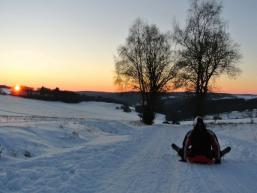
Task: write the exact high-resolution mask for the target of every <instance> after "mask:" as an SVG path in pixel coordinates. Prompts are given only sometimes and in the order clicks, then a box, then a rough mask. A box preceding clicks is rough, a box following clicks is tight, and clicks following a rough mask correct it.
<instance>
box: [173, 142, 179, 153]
mask: <svg viewBox="0 0 257 193" xmlns="http://www.w3.org/2000/svg"><path fill="white" fill-rule="evenodd" d="M171 147H172V149H174V150H175V151H176V152H179V151H180V148H179V147H178V146H177V145H176V144H174V143H172V144H171Z"/></svg>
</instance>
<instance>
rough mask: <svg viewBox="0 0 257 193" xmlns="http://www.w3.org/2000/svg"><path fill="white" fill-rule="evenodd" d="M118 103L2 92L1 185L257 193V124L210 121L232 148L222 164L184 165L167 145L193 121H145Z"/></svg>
mask: <svg viewBox="0 0 257 193" xmlns="http://www.w3.org/2000/svg"><path fill="white" fill-rule="evenodd" d="M116 106H117V105H115V104H108V103H95V102H89V103H81V104H65V103H59V102H45V101H37V100H29V99H22V98H16V97H10V96H0V144H1V145H2V153H1V158H0V166H1V167H0V192H2V193H10V192H17V193H30V192H31V193H32V192H33V193H36V192H38V193H39V192H40V193H41V192H42V193H43V192H47V193H52V192H53V193H56V192H62V193H64V192H67V193H73V192H74V193H80V192H81V193H82V192H83V193H94V192H95V193H123V192H124V193H125V192H126V193H199V192H200V193H201V192H203V193H205V192H209V193H218V192H219V193H220V192H221V193H230V192H231V193H232V192H233V193H242V192H244V193H254V192H257V185H256V178H257V172H256V171H257V145H256V144H257V124H256V123H254V124H249V123H248V122H247V120H246V119H245V120H244V121H242V122H240V120H237V122H238V123H236V122H235V121H231V120H227V121H226V120H222V122H220V123H218V124H215V123H209V124H208V128H210V129H212V130H214V131H215V132H216V133H217V136H218V138H219V140H220V143H221V147H225V146H227V145H230V146H232V152H231V153H230V154H228V155H227V156H226V157H225V159H224V160H223V163H222V164H221V165H195V164H186V163H182V162H179V161H178V157H177V155H176V154H175V153H174V152H173V151H171V149H170V144H171V143H172V142H174V143H177V144H181V142H182V140H183V137H184V135H185V133H186V132H187V131H188V130H189V129H191V128H192V123H191V122H184V123H183V124H181V125H163V124H161V119H162V117H160V118H159V121H157V123H156V124H155V125H153V126H144V125H142V124H140V123H139V121H138V117H137V114H136V113H135V112H132V113H124V112H122V111H121V110H117V109H115V107H116ZM228 122H230V123H229V124H228ZM255 122H257V120H255Z"/></svg>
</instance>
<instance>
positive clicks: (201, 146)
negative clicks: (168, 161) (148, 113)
mask: <svg viewBox="0 0 257 193" xmlns="http://www.w3.org/2000/svg"><path fill="white" fill-rule="evenodd" d="M194 122H195V123H194V128H193V129H192V130H190V131H189V132H188V133H187V134H186V136H185V138H184V141H183V147H182V148H179V147H178V146H177V145H175V144H172V145H171V146H172V148H173V149H174V150H176V151H177V152H178V155H179V156H180V157H181V161H188V162H193V163H206V164H212V163H221V157H222V156H224V154H226V153H228V152H229V151H230V150H231V148H230V147H227V148H225V149H224V150H222V151H220V145H219V142H218V138H217V136H216V135H215V133H214V132H213V131H211V130H209V129H206V126H205V124H204V122H203V119H202V118H201V117H196V119H195V121H194Z"/></svg>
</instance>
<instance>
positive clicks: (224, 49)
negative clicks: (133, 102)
mask: <svg viewBox="0 0 257 193" xmlns="http://www.w3.org/2000/svg"><path fill="white" fill-rule="evenodd" d="M221 11H222V4H221V3H219V2H217V1H216V0H201V1H200V0H192V1H191V7H190V9H189V10H188V17H187V20H186V25H185V27H184V28H181V27H179V25H178V24H176V25H174V29H173V32H172V33H162V32H160V30H159V28H158V27H157V26H156V25H149V24H147V23H146V22H143V21H142V20H140V19H137V20H136V21H135V23H134V24H133V25H132V27H131V28H130V31H129V35H128V38H127V40H126V43H125V44H124V45H122V46H121V47H119V48H118V57H117V58H116V61H115V67H116V83H117V84H120V85H125V86H127V87H129V88H132V89H135V90H138V91H140V93H141V99H142V109H143V110H142V120H143V122H144V123H146V124H152V123H153V120H154V111H155V109H154V108H155V104H156V101H157V100H158V96H159V94H160V93H161V92H164V91H167V90H170V89H172V88H178V87H182V88H185V89H187V90H190V91H193V92H194V93H195V97H196V99H197V100H196V109H197V111H196V115H201V114H202V108H203V107H202V105H203V100H204V98H205V96H206V94H207V93H208V91H209V89H210V87H211V85H212V83H213V81H214V80H215V79H216V78H217V77H219V76H221V75H222V74H224V73H227V74H228V75H229V76H236V75H237V74H238V73H239V72H240V70H239V68H238V67H236V64H237V62H238V61H239V59H240V52H239V46H238V45H237V44H235V43H234V42H233V41H232V39H231V37H230V34H229V33H228V32H227V29H226V23H225V22H224V20H223V19H222V17H221ZM172 45H176V46H173V47H176V49H172Z"/></svg>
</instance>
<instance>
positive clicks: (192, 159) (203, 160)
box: [187, 155, 215, 164]
mask: <svg viewBox="0 0 257 193" xmlns="http://www.w3.org/2000/svg"><path fill="white" fill-rule="evenodd" d="M187 160H188V161H189V162H191V163H198V164H214V163H215V162H214V160H213V159H210V158H207V157H206V156H204V155H197V156H193V157H188V158H187Z"/></svg>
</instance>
